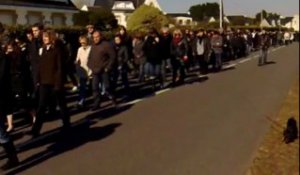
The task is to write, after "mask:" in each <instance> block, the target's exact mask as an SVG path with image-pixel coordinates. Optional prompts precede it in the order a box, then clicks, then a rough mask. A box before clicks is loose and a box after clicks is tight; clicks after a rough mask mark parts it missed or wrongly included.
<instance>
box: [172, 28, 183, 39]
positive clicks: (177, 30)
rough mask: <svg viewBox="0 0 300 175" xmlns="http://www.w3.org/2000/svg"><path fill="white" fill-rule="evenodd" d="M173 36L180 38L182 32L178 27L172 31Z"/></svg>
mask: <svg viewBox="0 0 300 175" xmlns="http://www.w3.org/2000/svg"><path fill="white" fill-rule="evenodd" d="M173 38H176V39H180V38H182V32H181V30H179V29H176V30H174V32H173Z"/></svg>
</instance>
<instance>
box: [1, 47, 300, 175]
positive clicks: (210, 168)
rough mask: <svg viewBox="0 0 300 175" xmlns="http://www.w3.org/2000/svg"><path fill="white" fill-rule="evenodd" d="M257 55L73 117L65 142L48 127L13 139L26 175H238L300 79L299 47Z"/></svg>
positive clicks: (51, 124) (50, 124)
mask: <svg viewBox="0 0 300 175" xmlns="http://www.w3.org/2000/svg"><path fill="white" fill-rule="evenodd" d="M256 55H257V53H256V54H254V55H252V56H251V57H250V58H245V59H243V60H237V61H234V62H233V63H235V64H231V65H229V67H228V69H227V70H224V71H223V72H220V73H217V74H209V75H208V80H207V81H203V82H195V83H193V84H188V85H185V86H181V87H178V88H175V89H167V90H165V91H161V92H158V93H156V94H157V95H155V96H151V97H148V98H144V99H140V100H136V101H133V102H131V103H127V105H123V106H122V107H120V109H119V110H118V111H114V110H112V109H107V110H104V111H99V112H97V113H95V114H91V113H90V112H85V113H80V114H77V115H75V116H73V117H72V121H73V123H74V128H73V130H71V131H70V133H67V134H65V135H62V134H59V131H58V130H57V129H56V128H57V127H58V126H60V123H61V122H60V121H56V120H54V121H50V122H48V123H47V124H45V126H44V128H43V133H44V135H43V137H41V138H39V139H37V140H33V141H31V140H30V138H29V136H26V135H22V133H23V132H24V130H26V129H23V130H21V131H20V132H17V133H16V134H15V136H14V137H15V138H16V142H15V143H16V145H17V146H18V149H19V150H20V153H19V157H20V160H21V161H22V165H20V166H19V167H17V168H15V169H13V170H11V171H10V172H6V174H24V175H53V174H55V175H66V174H70V175H71V174H72V175H82V174H85V175H94V174H95V175H100V174H101V175H242V174H244V173H245V171H246V169H247V167H248V166H249V165H250V163H251V161H252V158H253V156H254V153H255V151H256V149H257V148H258V146H259V144H260V142H261V141H262V138H263V136H264V134H265V133H266V131H267V129H268V127H269V126H270V123H269V121H268V120H267V119H266V116H271V117H272V116H273V117H274V115H276V113H277V111H278V110H279V107H280V105H281V103H282V102H283V99H284V98H285V96H286V95H287V92H288V90H289V88H290V86H291V84H292V82H293V81H294V80H295V79H296V78H298V77H299V44H298V43H295V44H293V45H291V46H288V47H282V48H279V49H277V50H273V51H271V53H270V55H269V59H270V61H272V62H271V63H270V64H268V65H266V66H263V67H258V66H257V62H258V61H257V57H255V56H256ZM2 162H3V160H1V163H2ZM3 174H4V172H3Z"/></svg>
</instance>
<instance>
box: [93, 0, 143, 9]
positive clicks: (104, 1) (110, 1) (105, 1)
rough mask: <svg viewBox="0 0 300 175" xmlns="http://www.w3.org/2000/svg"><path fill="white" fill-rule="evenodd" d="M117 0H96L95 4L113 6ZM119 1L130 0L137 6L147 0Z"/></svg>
mask: <svg viewBox="0 0 300 175" xmlns="http://www.w3.org/2000/svg"><path fill="white" fill-rule="evenodd" d="M115 1H116V0H95V3H94V6H102V7H106V8H112V7H113V5H114V3H115ZM117 1H130V2H132V3H133V4H134V6H135V7H136V8H137V7H139V6H141V5H143V4H144V2H145V0H117Z"/></svg>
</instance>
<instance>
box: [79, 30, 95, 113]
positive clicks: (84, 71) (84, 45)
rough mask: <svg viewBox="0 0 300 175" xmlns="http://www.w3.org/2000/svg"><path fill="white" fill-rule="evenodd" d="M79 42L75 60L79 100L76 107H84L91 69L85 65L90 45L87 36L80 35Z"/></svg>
mask: <svg viewBox="0 0 300 175" xmlns="http://www.w3.org/2000/svg"><path fill="white" fill-rule="evenodd" d="M79 43H80V44H81V47H80V48H79V49H78V52H77V57H76V61H75V65H76V72H77V75H78V77H79V102H78V107H80V108H81V107H84V105H85V100H86V97H87V93H86V92H87V83H88V80H89V77H90V76H91V73H92V72H91V70H90V69H89V67H88V66H87V63H88V57H89V54H90V52H91V46H90V45H88V38H87V36H84V35H83V36H80V37H79Z"/></svg>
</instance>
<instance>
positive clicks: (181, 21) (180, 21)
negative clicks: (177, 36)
mask: <svg viewBox="0 0 300 175" xmlns="http://www.w3.org/2000/svg"><path fill="white" fill-rule="evenodd" d="M174 19H175V21H176V23H177V24H179V25H182V26H184V25H192V23H193V18H191V17H183V16H178V17H175V18H174ZM188 21H189V22H188Z"/></svg>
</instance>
